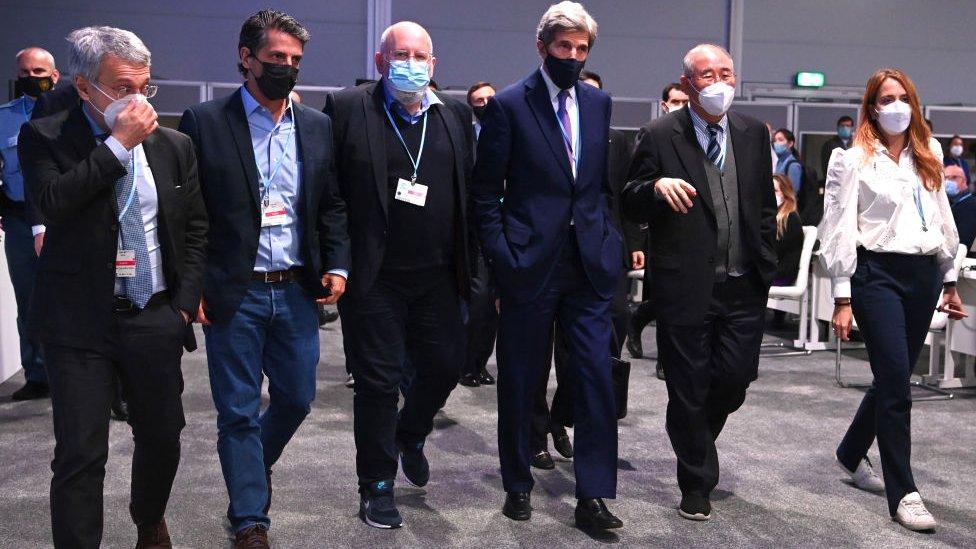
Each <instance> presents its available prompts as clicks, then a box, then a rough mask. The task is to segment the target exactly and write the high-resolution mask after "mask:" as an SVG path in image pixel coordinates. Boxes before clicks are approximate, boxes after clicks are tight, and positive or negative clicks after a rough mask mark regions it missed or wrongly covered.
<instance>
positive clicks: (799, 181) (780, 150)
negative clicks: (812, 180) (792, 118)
mask: <svg viewBox="0 0 976 549" xmlns="http://www.w3.org/2000/svg"><path fill="white" fill-rule="evenodd" d="M795 144H796V138H795V137H794V136H793V132H791V131H790V130H788V129H786V128H780V129H778V130H776V132H775V133H773V152H775V153H776V170H775V172H774V173H781V174H783V175H785V176H787V177H788V178H789V179H790V182H791V183H792V184H793V191H794V194H796V195H799V194H800V188H801V187H802V186H803V183H805V181H803V165H802V164H800V155H799V153H798V152H797V151H796V148H795V147H794V145H795Z"/></svg>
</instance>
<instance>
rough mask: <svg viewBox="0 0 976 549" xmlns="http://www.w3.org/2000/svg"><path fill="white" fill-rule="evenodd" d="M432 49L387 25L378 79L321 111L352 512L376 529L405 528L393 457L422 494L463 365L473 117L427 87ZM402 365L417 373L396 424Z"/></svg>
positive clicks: (409, 27) (416, 34)
mask: <svg viewBox="0 0 976 549" xmlns="http://www.w3.org/2000/svg"><path fill="white" fill-rule="evenodd" d="M431 50H432V44H431V39H430V35H428V34H427V31H426V30H424V28H423V27H421V26H420V25H417V24H416V23H411V22H407V21H404V22H400V23H396V24H394V25H392V26H391V27H389V28H388V29H386V30H385V31H384V32H383V34H382V37H381V39H380V46H379V51H378V52H376V54H375V56H374V60H375V63H376V69H377V71H378V72H379V73H380V74H381V75H382V78H381V79H380V81H379V82H376V83H372V84H364V85H362V86H358V87H356V88H352V89H348V90H344V91H341V92H338V93H335V94H334V95H330V96H329V98H328V100H327V102H326V106H325V112H326V113H327V114H329V116H331V117H332V120H333V124H334V127H335V155H336V162H337V164H336V165H337V170H338V177H339V185H340V186H341V188H342V194H343V196H344V197H345V199H346V203H347V204H348V206H349V212H350V214H349V233H350V238H351V240H352V271H351V272H350V277H349V292H348V293H347V294H346V297H345V298H343V300H342V301H341V302H340V303H339V312H340V314H341V315H342V333H343V338H344V344H345V351H346V361H347V363H348V364H349V366H350V368H351V370H352V374H353V377H354V378H355V379H356V386H355V396H354V398H353V409H354V413H355V425H354V430H355V436H356V473H357V475H358V477H359V492H360V513H359V515H360V518H361V519H362V520H363V522H365V523H366V524H368V525H370V526H373V527H376V528H397V527H399V526H400V525H401V524H402V518H401V516H400V513H399V511H398V510H397V507H396V503H395V501H394V498H393V484H394V480H395V478H396V474H397V458H398V457H399V460H400V463H401V465H402V467H403V474H404V476H405V477H406V479H407V481H408V482H410V483H411V484H413V485H415V486H424V485H426V484H427V482H428V480H429V478H430V467H429V464H428V462H427V458H426V456H425V455H424V441H425V440H426V438H427V435H429V434H430V432H431V430H432V429H433V420H434V414H436V413H437V411H438V410H439V409H440V408H441V407H443V406H444V403H445V402H446V401H447V398H448V396H449V395H450V394H451V391H452V390H453V389H454V387H455V386H456V385H457V382H458V376H459V374H460V368H461V363H462V361H463V357H464V348H463V341H464V326H463V323H462V320H461V299H462V298H463V299H465V300H466V299H467V297H468V295H469V289H470V285H471V279H470V272H471V261H470V255H469V246H468V230H467V222H468V217H467V216H468V213H467V208H466V204H467V181H468V176H469V174H470V170H471V142H472V137H473V135H472V133H473V132H472V131H471V109H470V108H468V106H467V105H465V104H463V103H461V102H460V101H456V100H452V99H450V98H448V97H447V96H444V95H441V94H439V93H435V92H433V91H432V90H431V89H430V87H429V83H430V77H431V76H432V74H433V72H434V66H435V64H436V62H437V60H436V58H435V57H434V56H433V54H432V51H431ZM407 361H409V363H410V365H411V370H412V372H413V374H412V376H411V377H412V379H411V380H410V383H409V387H405V389H404V390H405V397H404V402H403V408H402V409H401V410H400V411H399V414H398V412H397V400H398V394H397V392H398V391H397V388H398V386H399V385H400V384H401V382H402V381H403V379H404V375H405V374H404V364H405V362H407Z"/></svg>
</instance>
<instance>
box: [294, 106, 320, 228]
mask: <svg viewBox="0 0 976 549" xmlns="http://www.w3.org/2000/svg"><path fill="white" fill-rule="evenodd" d="M306 108H307V107H305V106H303V105H292V120H293V121H294V124H295V132H296V134H295V135H296V136H297V139H296V143H295V152H296V153H297V157H298V158H299V159H300V160H301V162H302V179H301V181H300V182H299V187H298V188H299V194H300V195H301V197H302V202H303V203H304V206H305V218H306V219H308V220H311V221H310V222H311V223H315V221H314V220H315V219H316V215H315V214H316V210H317V208H314V207H313V203H314V202H315V200H314V199H315V196H314V195H315V194H316V193H315V192H314V189H313V188H312V186H313V185H317V184H321V183H323V181H319V180H317V179H316V178H315V174H314V173H313V172H312V168H313V166H317V165H318V164H319V163H318V157H319V154H320V151H319V150H318V149H317V148H316V147H306V146H305V144H306V143H324V140H322V139H316V136H314V135H313V134H314V133H315V128H314V127H312V125H311V124H307V123H306V122H307V120H308V118H307V117H306V113H305V109H306ZM305 233H306V234H308V231H306V232H305Z"/></svg>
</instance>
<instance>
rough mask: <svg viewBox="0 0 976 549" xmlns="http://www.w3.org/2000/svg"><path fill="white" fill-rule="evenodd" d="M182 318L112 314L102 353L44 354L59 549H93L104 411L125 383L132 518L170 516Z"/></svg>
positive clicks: (158, 312)
mask: <svg viewBox="0 0 976 549" xmlns="http://www.w3.org/2000/svg"><path fill="white" fill-rule="evenodd" d="M185 327H186V326H185V323H184V321H183V317H182V316H181V315H180V313H179V312H177V311H176V310H175V309H173V307H172V306H171V305H170V303H169V299H166V298H163V299H154V300H153V301H151V302H150V304H149V305H147V307H146V308H145V309H144V310H142V311H132V312H123V313H116V316H115V319H114V321H113V323H112V326H111V327H110V329H109V333H108V334H107V344H106V346H105V349H106V350H105V351H94V350H83V349H75V348H70V347H62V346H59V345H44V353H45V357H46V359H47V369H48V376H49V380H50V384H51V404H52V407H53V409H54V439H55V447H54V461H52V462H51V469H52V470H53V471H54V478H53V479H52V480H51V526H52V529H53V532H54V545H55V547H59V548H60V547H65V548H72V549H75V548H88V547H92V548H94V547H98V546H99V545H100V544H101V540H102V487H103V482H104V480H105V462H106V460H107V459H108V434H109V407H110V405H111V403H112V399H113V398H115V391H116V383H117V380H121V382H122V385H123V387H124V388H125V394H126V396H127V397H128V402H129V425H131V426H132V435H133V440H134V449H133V453H132V486H131V490H132V491H131V496H130V503H129V512H130V514H131V515H132V520H133V521H135V523H136V524H153V523H156V522H159V521H160V520H162V518H163V515H164V513H165V511H166V502H167V501H168V499H169V494H170V489H171V488H172V486H173V479H174V477H175V476H176V469H177V467H178V465H179V462H180V431H181V430H182V429H183V426H184V425H185V422H184V417H183V403H182V400H181V395H182V393H183V374H182V372H181V371H180V359H181V357H182V356H183V347H182V345H183V335H184V331H185Z"/></svg>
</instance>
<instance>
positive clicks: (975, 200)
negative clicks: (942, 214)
mask: <svg viewBox="0 0 976 549" xmlns="http://www.w3.org/2000/svg"><path fill="white" fill-rule="evenodd" d="M952 217H953V219H954V220H955V222H956V230H958V231H959V243H960V244H965V245H966V249H967V250H968V249H969V248H972V247H973V240H976V196H974V195H973V194H971V193H966V195H965V196H962V197H960V198H959V199H957V200H956V201H955V202H953V203H952ZM966 255H968V256H972V255H973V252H967V254H966Z"/></svg>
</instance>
